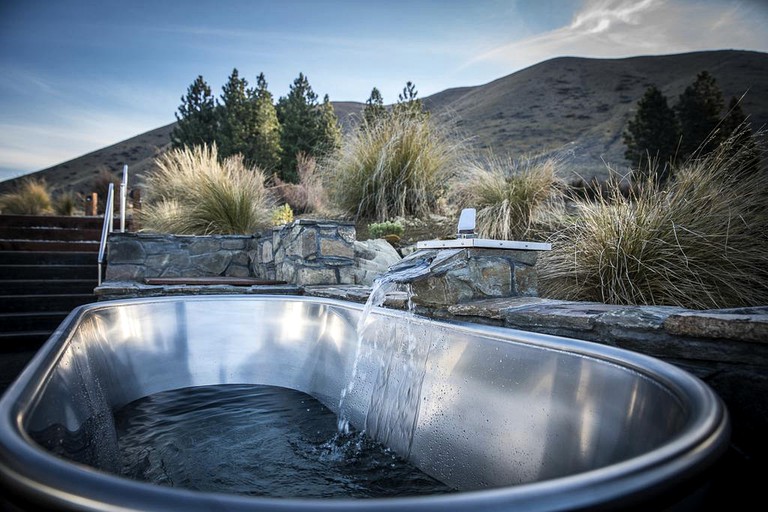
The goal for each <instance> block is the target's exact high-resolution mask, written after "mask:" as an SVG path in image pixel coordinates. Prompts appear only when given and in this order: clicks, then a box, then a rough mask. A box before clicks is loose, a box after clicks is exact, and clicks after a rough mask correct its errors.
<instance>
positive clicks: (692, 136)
mask: <svg viewBox="0 0 768 512" xmlns="http://www.w3.org/2000/svg"><path fill="white" fill-rule="evenodd" d="M723 104H724V102H723V93H722V92H721V91H720V88H719V87H718V85H717V82H716V81H715V79H714V77H713V76H712V75H710V74H709V73H708V72H707V71H702V72H701V73H699V74H698V75H697V77H696V81H695V82H693V84H692V85H690V86H688V87H687V88H686V89H685V91H684V92H683V94H681V95H680V98H679V100H678V102H677V105H675V112H676V114H677V118H678V121H679V123H680V131H681V141H680V153H679V157H680V159H685V158H688V157H691V156H694V155H699V156H703V155H705V154H707V153H709V152H710V151H712V150H713V149H714V148H716V147H717V146H718V145H719V144H720V142H721V141H722V140H723V134H722V132H721V131H718V130H717V128H718V124H719V123H720V115H721V113H722V110H723Z"/></svg>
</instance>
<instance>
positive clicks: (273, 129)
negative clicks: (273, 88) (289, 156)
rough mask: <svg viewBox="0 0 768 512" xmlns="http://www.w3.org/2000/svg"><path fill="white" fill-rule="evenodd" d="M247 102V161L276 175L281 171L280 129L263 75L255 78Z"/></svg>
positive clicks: (270, 94)
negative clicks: (254, 84) (253, 87)
mask: <svg viewBox="0 0 768 512" xmlns="http://www.w3.org/2000/svg"><path fill="white" fill-rule="evenodd" d="M248 100H249V101H248V110H249V111H248V114H247V116H246V117H247V119H248V121H249V123H248V126H247V133H246V150H245V155H244V156H245V161H246V163H248V164H249V165H256V166H258V167H259V168H261V169H263V170H266V171H276V170H277V169H278V168H279V167H280V157H281V148H280V132H281V128H280V122H279V121H278V120H277V110H276V109H275V105H274V103H273V100H272V93H270V92H269V90H268V89H267V80H266V78H265V77H264V73H260V74H259V76H258V77H257V78H256V88H255V89H249V90H248Z"/></svg>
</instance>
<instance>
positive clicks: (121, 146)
mask: <svg viewBox="0 0 768 512" xmlns="http://www.w3.org/2000/svg"><path fill="white" fill-rule="evenodd" d="M175 124H176V123H171V124H168V125H165V126H161V127H160V128H155V129H154V130H151V131H148V132H145V133H142V134H141V135H137V136H135V137H131V138H130V139H126V140H124V141H122V142H118V143H117V144H113V145H111V146H107V147H105V148H102V149H98V150H96V151H93V152H91V153H88V154H87V155H83V156H80V157H77V158H75V159H72V160H69V161H66V162H64V163H61V164H58V165H54V166H53V167H49V168H47V169H43V170H42V171H37V172H34V173H31V174H27V175H25V176H21V177H18V178H14V179H11V180H6V181H3V182H0V193H5V192H8V191H10V190H13V189H14V188H15V187H16V186H17V185H18V184H19V183H20V182H21V181H22V180H24V179H26V178H35V179H37V178H42V179H45V181H46V182H47V183H48V184H49V185H51V186H52V187H53V188H54V189H56V190H66V189H71V190H74V191H76V192H79V193H81V194H86V193H88V192H91V191H92V184H93V181H94V178H96V177H97V176H98V175H99V174H100V173H101V172H102V171H104V170H106V171H110V172H112V173H113V174H115V175H116V176H120V173H121V172H122V169H123V165H125V164H128V168H129V169H130V176H135V175H136V174H141V173H144V172H146V171H147V170H149V169H150V168H151V167H152V163H153V161H154V158H155V157H156V156H157V155H158V154H160V153H161V152H163V151H165V150H166V149H167V148H168V147H170V144H171V131H173V127H174V125H175ZM133 180H134V178H132V177H129V179H128V181H129V183H130V182H131V181H133Z"/></svg>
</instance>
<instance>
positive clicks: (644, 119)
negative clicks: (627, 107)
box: [624, 85, 680, 183]
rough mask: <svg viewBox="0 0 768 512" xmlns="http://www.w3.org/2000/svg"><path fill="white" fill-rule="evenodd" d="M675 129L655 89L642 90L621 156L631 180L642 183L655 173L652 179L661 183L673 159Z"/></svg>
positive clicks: (662, 99) (671, 111)
mask: <svg viewBox="0 0 768 512" xmlns="http://www.w3.org/2000/svg"><path fill="white" fill-rule="evenodd" d="M679 133H680V130H679V127H678V124H677V120H676V119H675V113H674V111H673V110H672V109H671V108H670V107H669V105H668V104H667V98H666V96H664V95H663V94H662V93H661V91H660V90H659V89H658V88H656V86H653V85H652V86H651V87H649V88H648V89H646V91H645V94H644V95H643V97H642V98H641V99H640V101H638V102H637V111H636V112H635V117H634V118H633V119H632V120H630V121H629V123H628V124H627V129H626V130H625V131H624V144H626V146H627V150H626V152H625V153H624V157H625V158H626V159H627V160H628V161H629V163H630V164H631V165H632V166H633V167H634V169H635V171H636V173H637V175H636V176H635V179H638V180H642V179H643V177H644V176H647V173H648V172H651V171H655V172H656V173H657V175H656V176H655V178H656V180H658V181H659V182H660V183H663V182H664V181H665V180H666V179H667V177H668V176H669V169H670V166H671V164H672V163H673V161H674V159H675V152H676V150H677V144H678V140H679Z"/></svg>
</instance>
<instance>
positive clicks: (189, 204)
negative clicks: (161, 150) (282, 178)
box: [141, 146, 273, 235]
mask: <svg viewBox="0 0 768 512" xmlns="http://www.w3.org/2000/svg"><path fill="white" fill-rule="evenodd" d="M145 189H146V191H147V201H146V204H145V205H144V207H143V208H142V212H141V223H142V225H143V226H144V228H143V229H144V230H146V231H156V232H164V233H175V234H187V235H210V234H250V233H253V232H254V231H257V230H259V229H262V228H265V227H267V226H269V225H270V224H271V218H272V217H271V210H272V205H273V199H272V197H271V196H270V194H269V193H268V191H267V189H266V187H265V184H264V174H263V172H262V171H261V170H259V169H257V168H248V167H246V166H245V165H244V163H243V158H242V156H240V155H235V156H232V157H229V158H226V159H225V160H224V161H223V162H219V160H218V154H217V150H216V146H213V147H206V146H197V147H194V148H186V147H185V148H180V149H174V150H171V151H169V152H168V153H165V154H164V155H162V156H160V157H159V158H157V159H156V160H155V169H154V171H153V172H151V173H150V174H148V175H147V176H146V177H145Z"/></svg>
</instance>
